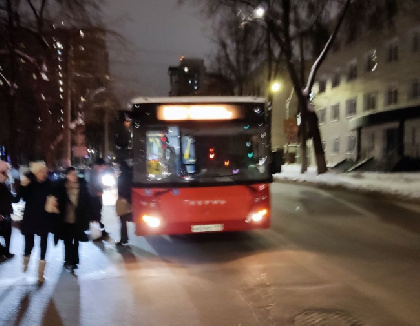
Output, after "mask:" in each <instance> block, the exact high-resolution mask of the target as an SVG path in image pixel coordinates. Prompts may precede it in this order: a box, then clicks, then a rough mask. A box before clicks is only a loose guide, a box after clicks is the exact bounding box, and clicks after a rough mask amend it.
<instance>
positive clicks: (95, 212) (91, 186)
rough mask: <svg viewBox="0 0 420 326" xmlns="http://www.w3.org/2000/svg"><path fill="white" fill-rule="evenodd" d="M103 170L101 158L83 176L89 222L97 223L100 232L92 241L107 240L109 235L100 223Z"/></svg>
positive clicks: (103, 161) (103, 165) (104, 165)
mask: <svg viewBox="0 0 420 326" xmlns="http://www.w3.org/2000/svg"><path fill="white" fill-rule="evenodd" d="M105 168H106V163H105V160H104V159H103V158H97V159H96V161H95V163H94V165H93V167H92V168H91V169H89V170H87V171H86V175H85V178H86V181H87V187H88V190H89V195H90V200H91V212H92V216H91V220H92V221H97V222H98V223H99V225H100V226H101V231H102V236H101V237H100V238H98V239H96V240H94V241H102V240H106V241H107V240H109V233H108V232H107V231H105V225H104V224H103V223H102V206H103V202H102V195H103V192H104V187H103V184H102V176H103V173H104V171H105Z"/></svg>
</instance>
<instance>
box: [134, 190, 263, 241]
mask: <svg viewBox="0 0 420 326" xmlns="http://www.w3.org/2000/svg"><path fill="white" fill-rule="evenodd" d="M132 199H133V211H134V222H135V225H136V234H137V235H150V234H186V233H202V232H223V231H244V230H252V229H265V228H269V227H270V189H269V184H255V185H249V186H245V185H231V186H215V187H192V188H188V187H186V188H185V187H184V188H134V189H133V190H132Z"/></svg>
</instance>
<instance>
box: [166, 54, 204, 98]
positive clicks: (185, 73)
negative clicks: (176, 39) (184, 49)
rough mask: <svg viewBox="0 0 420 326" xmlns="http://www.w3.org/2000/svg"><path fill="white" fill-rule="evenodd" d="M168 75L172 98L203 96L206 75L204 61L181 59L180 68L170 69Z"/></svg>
mask: <svg viewBox="0 0 420 326" xmlns="http://www.w3.org/2000/svg"><path fill="white" fill-rule="evenodd" d="M168 73H169V78H170V92H169V95H170V96H189V95H201V93H202V90H203V88H204V76H205V74H206V67H205V66H204V60H202V59H190V58H184V57H181V58H180V61H179V66H171V67H169V69H168Z"/></svg>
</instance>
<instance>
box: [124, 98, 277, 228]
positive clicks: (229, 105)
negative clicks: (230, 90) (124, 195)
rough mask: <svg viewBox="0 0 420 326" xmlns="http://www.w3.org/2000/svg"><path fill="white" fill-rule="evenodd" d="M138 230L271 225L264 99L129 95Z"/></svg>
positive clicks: (134, 213)
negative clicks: (153, 97) (139, 96)
mask: <svg viewBox="0 0 420 326" xmlns="http://www.w3.org/2000/svg"><path fill="white" fill-rule="evenodd" d="M130 116H131V117H132V142H131V143H132V161H133V186H132V205H133V216H134V221H135V223H136V233H137V234H138V235H147V234H182V233H200V232H222V231H235V230H237V231H239V230H250V229H254V228H268V227H269V226H270V192H269V190H270V189H269V183H271V182H272V175H271V170H270V162H271V156H270V155H271V144H270V123H269V115H268V114H267V108H266V106H265V101H264V99H256V98H250V97H211V98H210V97H209V98H205V97H194V98H175V97H173V98H161V99H144V98H140V99H136V100H134V101H133V110H132V112H131V113H130Z"/></svg>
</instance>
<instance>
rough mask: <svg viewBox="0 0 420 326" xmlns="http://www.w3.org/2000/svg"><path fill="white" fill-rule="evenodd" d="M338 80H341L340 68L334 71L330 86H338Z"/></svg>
mask: <svg viewBox="0 0 420 326" xmlns="http://www.w3.org/2000/svg"><path fill="white" fill-rule="evenodd" d="M340 80H341V74H340V70H336V71H335V72H334V75H333V78H332V83H331V87H337V86H339V85H340Z"/></svg>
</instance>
